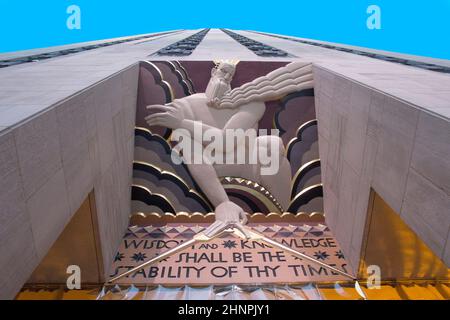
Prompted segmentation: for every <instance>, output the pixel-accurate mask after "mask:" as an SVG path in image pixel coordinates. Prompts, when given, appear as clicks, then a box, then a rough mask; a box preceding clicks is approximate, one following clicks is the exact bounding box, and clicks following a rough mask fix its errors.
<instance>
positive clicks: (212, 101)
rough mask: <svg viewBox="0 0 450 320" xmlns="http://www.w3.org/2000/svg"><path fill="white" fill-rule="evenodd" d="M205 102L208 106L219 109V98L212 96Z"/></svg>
mask: <svg viewBox="0 0 450 320" xmlns="http://www.w3.org/2000/svg"><path fill="white" fill-rule="evenodd" d="M206 104H207V106H208V107H211V108H216V109H219V106H220V100H219V98H212V99H210V100H208V102H206Z"/></svg>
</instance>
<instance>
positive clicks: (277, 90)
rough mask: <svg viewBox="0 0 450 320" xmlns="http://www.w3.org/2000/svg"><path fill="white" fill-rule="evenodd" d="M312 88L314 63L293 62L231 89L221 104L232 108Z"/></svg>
mask: <svg viewBox="0 0 450 320" xmlns="http://www.w3.org/2000/svg"><path fill="white" fill-rule="evenodd" d="M310 88H314V80H313V73H312V64H311V63H305V62H300V61H298V62H292V63H290V64H288V65H286V66H284V67H281V68H279V69H276V70H274V71H272V72H270V73H269V74H267V75H265V76H262V77H260V78H257V79H255V80H253V81H251V82H249V83H246V84H244V85H242V86H240V87H239V88H235V89H233V90H231V91H229V92H228V93H226V94H225V95H224V96H223V97H222V98H221V99H220V102H219V106H220V107H221V108H231V109H232V108H237V107H239V106H241V105H243V104H246V103H249V102H252V101H261V102H264V101H273V100H277V99H280V98H282V97H284V96H286V95H288V94H290V93H293V92H296V91H301V90H304V89H310Z"/></svg>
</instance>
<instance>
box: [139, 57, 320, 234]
mask: <svg viewBox="0 0 450 320" xmlns="http://www.w3.org/2000/svg"><path fill="white" fill-rule="evenodd" d="M235 70H236V66H235V64H233V63H230V62H221V63H219V64H218V65H217V66H216V67H215V68H213V70H212V72H211V79H210V81H209V83H208V86H207V88H206V92H205V93H197V94H193V95H191V96H187V97H184V98H181V99H176V100H174V101H172V102H171V103H169V104H166V105H152V106H148V107H147V109H148V110H150V111H157V112H156V113H152V114H151V115H149V116H147V117H146V121H147V123H148V125H149V126H150V127H151V126H165V127H167V128H170V129H173V130H182V132H183V133H181V134H179V135H180V136H181V137H182V138H181V139H182V140H183V141H184V142H186V141H189V142H190V145H191V146H192V149H191V150H189V152H183V154H182V157H183V160H184V162H185V163H186V165H187V167H188V170H189V172H190V173H191V175H192V177H193V178H194V179H195V181H196V182H197V184H198V185H199V186H200V188H201V189H202V191H203V193H204V194H205V195H206V197H207V198H208V199H209V200H210V201H211V203H212V204H213V206H214V208H215V216H216V221H215V222H214V223H213V224H212V225H211V226H210V227H209V228H208V229H207V230H206V232H205V234H206V235H207V236H209V237H213V236H214V235H216V234H218V233H220V232H221V231H223V230H224V228H227V227H228V226H230V224H231V225H233V226H234V227H235V228H238V229H239V230H240V231H241V232H242V233H243V234H244V235H245V236H247V237H248V236H249V235H248V231H247V229H246V228H244V227H243V225H244V224H245V223H246V222H247V218H246V214H245V213H244V211H243V209H242V208H241V207H239V206H238V205H237V204H235V203H233V202H231V201H230V200H229V199H228V196H227V194H226V192H225V189H224V188H223V186H222V184H221V183H220V181H219V177H222V176H231V177H242V178H246V179H249V180H252V181H255V182H257V183H259V184H260V185H262V186H263V187H265V188H266V189H267V190H269V191H270V192H271V193H272V194H273V195H274V196H275V198H276V199H277V200H278V201H279V203H280V204H281V205H282V206H283V207H284V208H286V207H287V205H288V203H289V200H290V199H289V196H290V187H291V185H290V184H291V167H290V164H289V161H288V159H287V157H286V155H285V150H284V146H283V142H282V140H281V138H279V137H278V136H276V135H260V136H257V137H256V136H254V138H253V139H246V138H245V136H244V137H242V136H240V137H239V136H238V137H237V138H236V139H237V143H227V137H228V142H230V141H229V140H230V138H229V137H230V136H227V133H228V132H229V131H231V130H244V131H246V130H251V129H253V130H257V129H258V122H259V121H260V120H261V118H262V116H263V115H264V112H265V110H266V106H265V103H264V102H265V101H270V100H276V99H279V98H281V97H283V96H285V95H287V94H289V93H292V92H295V91H299V90H302V89H307V88H311V87H313V80H312V66H311V65H310V64H306V63H301V62H293V63H291V64H289V65H287V66H285V67H282V68H280V69H277V70H275V71H273V72H271V73H269V74H268V75H267V76H264V77H260V78H258V79H255V80H254V81H252V82H250V83H247V84H245V85H243V86H241V87H239V88H236V89H233V90H231V85H230V83H231V80H232V78H233V76H234V73H235ZM198 128H200V129H201V130H202V131H204V132H205V131H206V132H208V136H214V137H216V138H221V141H223V142H224V143H218V144H216V146H218V148H216V150H215V154H214V158H215V159H217V158H219V159H221V158H222V159H225V158H227V157H228V158H230V157H231V158H233V159H235V160H236V158H237V157H239V156H240V155H239V154H238V155H236V150H237V148H238V147H242V148H243V149H239V150H245V152H246V154H247V155H248V156H249V157H250V158H252V159H254V160H256V162H250V161H246V162H245V163H233V164H230V163H229V162H227V161H218V162H216V163H214V161H211V159H205V154H204V153H203V151H205V149H207V148H208V143H209V142H210V141H205V140H204V138H203V135H200V137H199V136H198V135H196V134H195V131H196V129H198ZM232 139H233V140H234V139H235V137H233V138H232ZM248 140H249V141H248ZM233 142H234V141H233ZM229 146H231V147H229ZM199 150H200V151H199ZM184 151H186V150H184ZM199 153H201V154H199ZM264 153H265V154H268V153H270V154H271V155H272V156H273V155H274V154H275V160H276V163H277V170H276V171H275V172H271V174H261V173H262V172H263V171H264V168H265V167H267V163H263V162H261V161H260V160H261V159H260V158H261V157H258V155H260V154H264ZM195 157H198V158H200V159H202V160H203V161H201V162H198V161H194V158H195ZM228 158H227V159H228ZM246 159H247V158H246ZM205 160H206V161H205ZM224 162H226V163H224Z"/></svg>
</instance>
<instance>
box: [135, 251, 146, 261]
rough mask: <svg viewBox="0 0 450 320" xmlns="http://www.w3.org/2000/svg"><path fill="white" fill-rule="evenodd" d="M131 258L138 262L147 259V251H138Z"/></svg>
mask: <svg viewBox="0 0 450 320" xmlns="http://www.w3.org/2000/svg"><path fill="white" fill-rule="evenodd" d="M131 259H132V260H134V261H136V262H139V261H144V260H145V259H147V256H146V255H145V253H142V252H138V253H135V254H133V256H132V257H131Z"/></svg>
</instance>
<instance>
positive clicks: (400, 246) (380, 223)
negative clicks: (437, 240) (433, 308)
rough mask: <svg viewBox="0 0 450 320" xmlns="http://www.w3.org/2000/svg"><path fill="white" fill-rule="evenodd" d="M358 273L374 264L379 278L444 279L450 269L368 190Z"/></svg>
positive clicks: (364, 271) (363, 272)
mask: <svg viewBox="0 0 450 320" xmlns="http://www.w3.org/2000/svg"><path fill="white" fill-rule="evenodd" d="M366 234H367V237H366V240H365V244H364V246H363V255H362V257H363V258H362V260H361V263H360V269H359V275H360V277H361V278H366V277H367V273H366V270H367V266H369V265H378V266H379V267H380V269H381V278H382V279H383V280H396V281H399V280H400V281H401V280H406V281H411V280H413V279H422V280H448V279H450V269H448V268H447V267H446V265H445V264H444V263H443V262H442V260H440V259H439V257H437V256H436V255H435V254H434V253H433V251H432V250H431V249H430V248H429V247H428V246H427V245H426V244H425V243H424V242H423V241H422V239H420V237H419V236H417V235H416V234H415V233H414V231H413V230H411V229H410V228H409V226H408V225H407V224H406V223H405V222H403V220H402V219H401V218H400V216H399V215H398V214H397V213H396V212H395V211H394V210H393V209H392V208H391V207H389V205H388V204H387V203H386V202H384V200H383V199H382V198H381V197H380V196H379V195H378V194H377V193H376V192H374V191H373V190H372V194H371V197H370V202H369V211H368V222H367V226H366Z"/></svg>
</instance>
